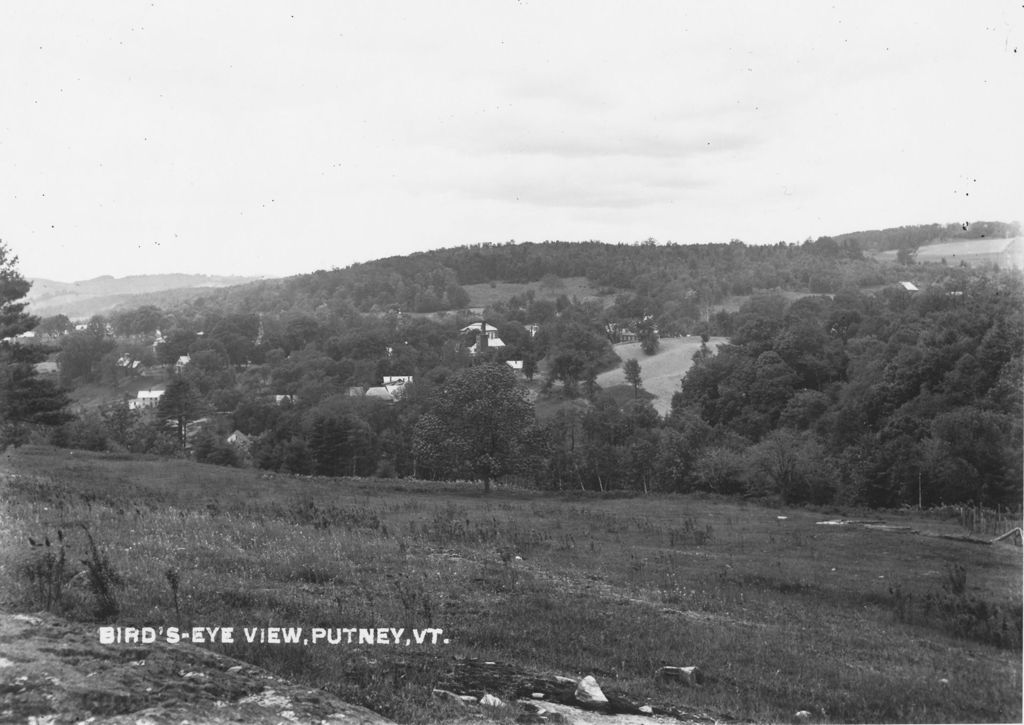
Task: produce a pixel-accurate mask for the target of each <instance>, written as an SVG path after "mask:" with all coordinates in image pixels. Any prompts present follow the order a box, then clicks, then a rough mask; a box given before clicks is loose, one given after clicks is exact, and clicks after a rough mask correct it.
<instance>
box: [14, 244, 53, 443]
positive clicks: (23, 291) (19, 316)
mask: <svg viewBox="0 0 1024 725" xmlns="http://www.w3.org/2000/svg"><path fill="white" fill-rule="evenodd" d="M17 263H18V258H17V257H16V256H14V255H13V254H11V253H10V251H9V250H8V248H7V245H5V244H4V243H3V242H0V448H3V446H4V445H6V443H7V442H9V441H10V442H14V443H18V442H20V441H22V440H24V439H25V437H26V433H25V428H24V426H26V425H47V426H52V425H59V424H61V423H63V422H65V421H67V420H68V418H69V416H68V415H67V414H66V413H65V412H64V408H65V406H67V404H68V402H69V401H68V398H67V396H66V395H65V394H64V392H63V391H61V390H60V389H59V388H57V386H55V385H54V384H53V383H52V382H50V381H49V380H42V379H40V378H39V377H38V376H37V375H36V371H35V368H34V363H36V362H39V360H40V359H41V357H42V355H41V353H40V351H39V350H38V349H37V348H32V347H27V346H25V345H22V344H20V343H18V342H17V340H15V339H14V338H16V337H17V336H18V335H21V334H23V333H25V332H28V331H29V330H32V329H33V328H35V326H36V325H37V324H39V318H38V317H34V316H33V315H30V314H28V313H27V312H26V311H25V307H26V304H27V303H26V302H25V301H24V298H25V295H27V294H28V291H29V288H30V287H31V286H32V285H31V283H30V282H28V281H27V280H26V279H25V278H24V277H22V276H21V274H20V273H19V272H18V270H17Z"/></svg>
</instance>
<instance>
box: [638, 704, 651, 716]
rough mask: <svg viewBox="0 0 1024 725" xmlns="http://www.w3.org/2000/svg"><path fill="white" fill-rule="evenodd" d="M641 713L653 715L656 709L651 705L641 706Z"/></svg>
mask: <svg viewBox="0 0 1024 725" xmlns="http://www.w3.org/2000/svg"><path fill="white" fill-rule="evenodd" d="M640 712H641V713H643V714H644V715H653V714H654V708H653V707H651V706H650V705H641V706H640Z"/></svg>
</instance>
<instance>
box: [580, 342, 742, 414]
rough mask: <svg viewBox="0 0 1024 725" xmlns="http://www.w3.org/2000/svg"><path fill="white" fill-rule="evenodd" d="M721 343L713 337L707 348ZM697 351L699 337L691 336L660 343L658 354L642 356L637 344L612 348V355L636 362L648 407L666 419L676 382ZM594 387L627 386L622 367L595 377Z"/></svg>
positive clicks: (712, 347)
mask: <svg viewBox="0 0 1024 725" xmlns="http://www.w3.org/2000/svg"><path fill="white" fill-rule="evenodd" d="M723 342H726V338H724V337H713V338H711V339H710V340H709V341H708V347H709V348H711V350H712V351H713V350H714V349H715V348H716V347H717V346H718V345H720V344H721V343H723ZM699 349H700V337H696V336H693V335H691V336H688V337H667V338H663V339H662V340H659V341H658V352H657V353H655V354H654V355H645V354H644V352H643V350H641V349H640V343H639V342H627V343H621V344H618V345H616V346H615V352H616V354H617V355H618V356H619V357H620V358H622V359H623V360H628V359H629V358H636V360H637V362H639V363H640V377H641V380H642V384H641V387H642V388H643V389H644V390H646V391H647V392H648V393H650V395H652V396H653V398H652V400H651V404H652V405H653V406H654V409H655V410H657V411H658V413H660V414H661V415H665V413H667V412H668V411H669V410H670V409H671V405H672V394H673V393H677V392H679V382H680V381H681V380H682V379H683V375H684V374H685V373H686V371H687V370H689V369H690V366H691V365H693V354H694V353H695V352H697V350H699ZM597 384H598V385H600V386H601V387H602V388H611V387H613V386H616V385H623V384H626V378H625V375H624V374H623V372H622V367H621V366H619V367H617V368H615V369H614V370H608V371H606V372H603V373H601V374H600V375H598V376H597Z"/></svg>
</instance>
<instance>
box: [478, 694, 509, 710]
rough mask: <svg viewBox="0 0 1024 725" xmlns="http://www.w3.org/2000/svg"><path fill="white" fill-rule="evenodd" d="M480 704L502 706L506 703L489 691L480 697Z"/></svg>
mask: <svg viewBox="0 0 1024 725" xmlns="http://www.w3.org/2000/svg"><path fill="white" fill-rule="evenodd" d="M480 704H481V705H483V706H484V707H501V706H502V705H504V704H505V703H503V702H502V701H501V700H500V699H499V698H497V697H495V696H494V695H492V694H490V693H487V694H485V695H484V696H483V697H481V698H480Z"/></svg>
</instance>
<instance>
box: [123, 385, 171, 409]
mask: <svg viewBox="0 0 1024 725" xmlns="http://www.w3.org/2000/svg"><path fill="white" fill-rule="evenodd" d="M163 394H164V391H163V390H140V391H139V392H138V393H137V394H136V396H135V397H134V398H132V399H131V400H129V401H128V409H129V410H147V409H150V408H155V407H157V406H158V405H160V398H162V397H163Z"/></svg>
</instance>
